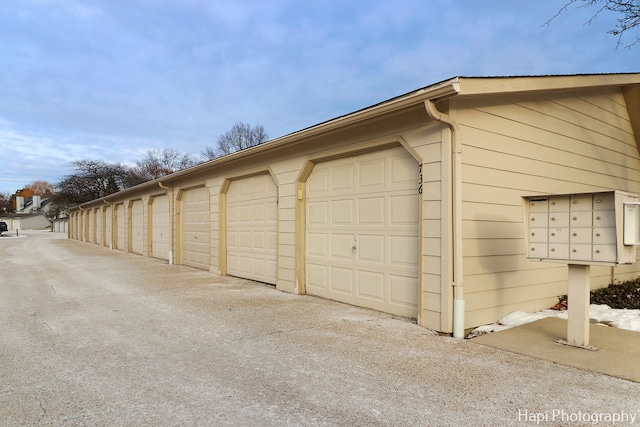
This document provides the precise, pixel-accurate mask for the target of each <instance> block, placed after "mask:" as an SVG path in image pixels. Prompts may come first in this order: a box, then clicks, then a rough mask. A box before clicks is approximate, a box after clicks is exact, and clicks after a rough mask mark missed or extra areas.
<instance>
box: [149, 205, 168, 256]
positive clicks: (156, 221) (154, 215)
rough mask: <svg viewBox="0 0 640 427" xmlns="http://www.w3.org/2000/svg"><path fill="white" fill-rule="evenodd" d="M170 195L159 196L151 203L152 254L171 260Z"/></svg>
mask: <svg viewBox="0 0 640 427" xmlns="http://www.w3.org/2000/svg"><path fill="white" fill-rule="evenodd" d="M169 218H170V217H169V197H168V196H157V197H154V198H153V202H152V203H151V228H152V229H151V256H152V257H154V258H160V259H166V260H169V232H170V227H169Z"/></svg>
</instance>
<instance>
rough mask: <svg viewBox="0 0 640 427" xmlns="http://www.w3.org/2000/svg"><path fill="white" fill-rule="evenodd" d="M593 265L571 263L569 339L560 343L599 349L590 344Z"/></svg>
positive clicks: (568, 293)
mask: <svg viewBox="0 0 640 427" xmlns="http://www.w3.org/2000/svg"><path fill="white" fill-rule="evenodd" d="M590 271H591V266H590V265H576V264H569V290H568V292H567V295H568V306H569V307H568V319H567V339H566V340H559V341H558V342H559V343H560V344H565V345H570V346H572V347H580V348H584V349H587V350H598V349H597V348H596V347H593V346H590V345H589V304H590V291H591V286H590V283H591V275H590Z"/></svg>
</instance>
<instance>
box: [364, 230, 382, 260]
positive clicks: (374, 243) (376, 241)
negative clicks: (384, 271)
mask: <svg viewBox="0 0 640 427" xmlns="http://www.w3.org/2000/svg"><path fill="white" fill-rule="evenodd" d="M358 240H359V241H358V251H357V253H358V260H360V261H365V262H375V263H383V262H385V240H386V238H385V236H384V235H362V234H359V235H358Z"/></svg>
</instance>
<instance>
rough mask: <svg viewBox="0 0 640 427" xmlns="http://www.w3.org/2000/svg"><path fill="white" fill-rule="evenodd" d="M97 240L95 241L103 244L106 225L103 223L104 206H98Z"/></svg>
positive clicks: (96, 212) (96, 213)
mask: <svg viewBox="0 0 640 427" xmlns="http://www.w3.org/2000/svg"><path fill="white" fill-rule="evenodd" d="M95 215H96V241H95V242H94V243H96V244H98V245H101V244H102V239H103V238H104V235H103V232H104V227H103V224H102V208H96V211H95Z"/></svg>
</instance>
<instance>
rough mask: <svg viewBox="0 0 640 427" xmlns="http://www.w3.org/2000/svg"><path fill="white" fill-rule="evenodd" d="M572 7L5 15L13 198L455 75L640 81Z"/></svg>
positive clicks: (435, 3)
mask: <svg viewBox="0 0 640 427" xmlns="http://www.w3.org/2000/svg"><path fill="white" fill-rule="evenodd" d="M566 2H567V0H545V1H540V2H534V1H531V0H484V1H482V0H396V1H393V2H392V1H388V0H358V1H344V0H325V1H320V0H305V1H303V0H298V1H295V0H261V1H257V0H233V1H217V0H126V1H124V0H4V1H3V2H2V8H0V65H1V66H0V151H1V152H0V192H10V193H13V192H14V191H16V190H17V189H19V188H22V187H23V186H25V185H27V184H29V183H30V182H33V181H34V180H45V181H49V182H51V183H56V182H59V181H60V180H61V179H63V178H64V176H65V175H68V174H69V173H70V172H71V169H70V168H69V162H70V161H73V160H78V159H102V160H105V161H109V162H123V163H128V162H133V161H135V160H136V159H139V158H140V157H141V156H142V154H144V153H145V152H146V151H148V150H151V149H162V148H165V147H171V148H177V149H179V150H181V151H184V152H190V153H192V154H194V155H198V154H199V153H200V151H201V150H202V149H204V148H205V147H206V146H209V145H210V146H213V145H214V144H215V141H216V139H217V137H218V135H220V134H222V133H224V132H226V131H227V130H228V129H229V128H230V127H231V126H232V125H233V124H234V123H235V122H237V121H243V122H246V123H250V124H262V125H263V126H264V127H265V129H266V130H267V132H268V134H269V136H270V137H271V138H272V139H273V138H276V137H279V136H282V135H285V134H288V133H290V132H294V131H296V130H299V129H302V128H305V127H307V126H311V125H314V124H316V123H319V122H322V121H325V120H328V119H331V118H334V117H337V116H340V115H342V114H346V113H349V112H352V111H355V110H357V109H360V108H363V107H366V106H368V105H372V104H375V103H377V102H380V101H383V100H385V99H389V98H392V97H394V96H396V95H400V94H403V93H406V92H409V91H411V90H414V89H417V88H420V87H424V86H428V85H430V84H432V83H436V82H438V81H441V80H445V79H448V78H451V77H455V76H503V75H531V74H534V75H538V74H575V73H617V72H635V71H640V61H639V59H640V45H637V46H636V47H634V48H632V49H627V48H624V47H618V48H617V49H616V42H617V38H616V37H614V36H612V35H609V34H607V31H608V30H609V29H611V28H613V27H614V26H615V24H616V16H615V15H611V14H601V15H600V16H599V17H598V18H597V19H595V20H594V21H593V22H592V23H591V24H587V25H585V23H586V22H587V21H588V20H589V18H590V17H591V16H592V15H593V13H595V9H594V8H584V7H583V8H576V7H575V6H571V7H570V9H569V10H568V11H567V12H566V13H563V14H561V15H560V16H558V17H557V18H556V19H555V20H553V21H552V22H551V23H550V25H543V24H544V23H545V22H546V21H547V20H548V19H549V18H551V17H552V16H554V15H555V14H556V12H557V11H558V10H559V9H560V8H561V7H562V6H563V5H564V4H565V3H566Z"/></svg>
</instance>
